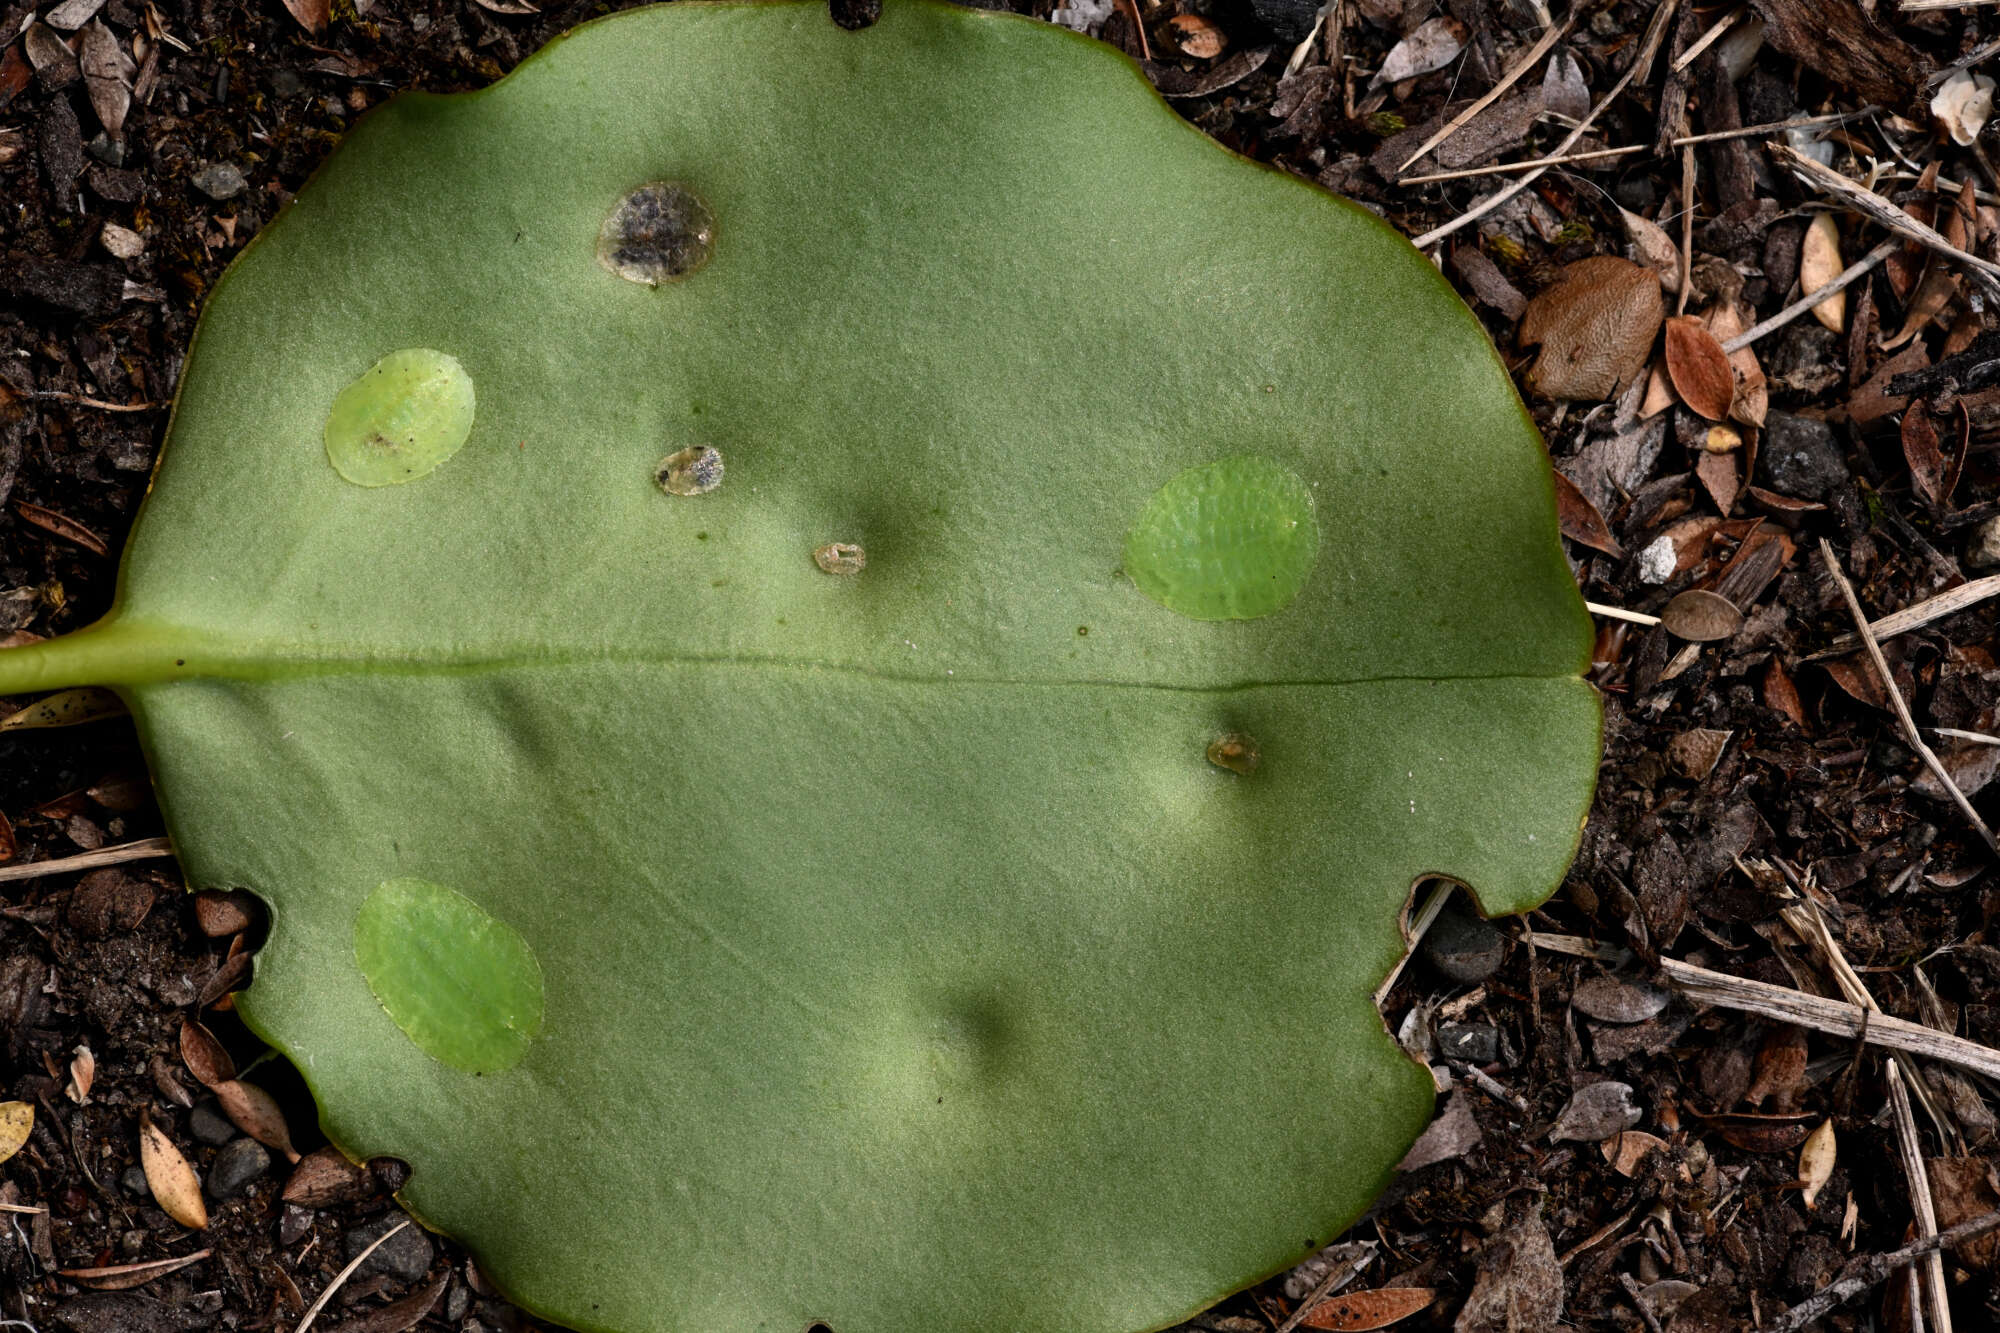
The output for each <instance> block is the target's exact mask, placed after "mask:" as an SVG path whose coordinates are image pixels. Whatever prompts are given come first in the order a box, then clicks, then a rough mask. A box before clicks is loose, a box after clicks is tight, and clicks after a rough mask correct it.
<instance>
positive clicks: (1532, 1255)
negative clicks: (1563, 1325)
mask: <svg viewBox="0 0 2000 1333" xmlns="http://www.w3.org/2000/svg"><path fill="white" fill-rule="evenodd" d="M1562 1310H1563V1273H1562V1265H1561V1264H1559V1263H1558V1262H1557V1261H1556V1249H1555V1246H1554V1245H1552V1244H1551V1243H1550V1242H1549V1233H1548V1229H1547V1228H1546V1227H1544V1226H1543V1225H1542V1218H1541V1214H1540V1212H1539V1211H1533V1212H1530V1213H1528V1215H1527V1216H1525V1217H1523V1218H1522V1219H1521V1220H1520V1221H1518V1222H1516V1223H1515V1224H1514V1225H1513V1226H1511V1227H1508V1228H1507V1229H1506V1230H1505V1231H1503V1232H1501V1233H1500V1234H1499V1235H1497V1236H1495V1237H1494V1238H1493V1239H1492V1240H1490V1241H1488V1242H1487V1243H1486V1247H1485V1248H1484V1249H1482V1250H1481V1251H1480V1252H1479V1277H1478V1279H1477V1280H1476V1281H1475V1282H1474V1283H1473V1284H1472V1294H1471V1295H1470V1296H1467V1297H1466V1298H1465V1308H1464V1309H1462V1310H1460V1311H1459V1312H1458V1318H1457V1319H1456V1320H1455V1321H1454V1322H1453V1323H1452V1326H1451V1327H1452V1333H1551V1330H1553V1329H1554V1328H1555V1327H1556V1322H1557V1321H1558V1320H1560V1319H1561V1318H1562Z"/></svg>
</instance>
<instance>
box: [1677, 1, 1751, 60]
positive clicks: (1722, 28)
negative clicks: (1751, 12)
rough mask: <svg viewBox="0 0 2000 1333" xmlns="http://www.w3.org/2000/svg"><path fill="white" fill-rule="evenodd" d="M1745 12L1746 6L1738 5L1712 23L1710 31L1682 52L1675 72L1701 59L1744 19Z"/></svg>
mask: <svg viewBox="0 0 2000 1333" xmlns="http://www.w3.org/2000/svg"><path fill="white" fill-rule="evenodd" d="M1744 12H1745V10H1744V7H1743V6H1742V5H1738V6H1736V8H1734V9H1732V10H1730V11H1729V12H1728V13H1727V14H1724V15H1723V16H1722V17H1721V18H1719V19H1717V20H1716V21H1715V22H1714V23H1713V24H1711V25H1710V26H1709V29H1708V31H1707V32H1705V33H1703V34H1702V35H1701V36H1700V37H1699V38H1697V39H1696V40H1695V43H1694V45H1692V46H1690V47H1689V48H1688V49H1687V50H1685V51H1683V52H1681V58H1680V59H1679V60H1676V61H1675V62H1674V64H1673V70H1674V73H1676V74H1678V73H1680V72H1681V71H1682V70H1684V69H1686V68H1687V67H1688V66H1689V65H1692V64H1693V63H1694V62H1695V61H1697V60H1699V59H1701V53H1702V52H1703V51H1706V50H1707V49H1708V48H1709V47H1711V46H1714V45H1715V44H1716V43H1717V42H1719V41H1721V40H1722V38H1723V35H1724V34H1725V33H1727V32H1728V31H1729V30H1730V29H1731V28H1733V27H1735V26H1736V25H1737V24H1738V23H1741V22H1742V21H1743V15H1744Z"/></svg>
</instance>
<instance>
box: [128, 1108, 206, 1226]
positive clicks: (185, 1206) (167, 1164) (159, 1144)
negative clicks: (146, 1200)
mask: <svg viewBox="0 0 2000 1333" xmlns="http://www.w3.org/2000/svg"><path fill="white" fill-rule="evenodd" d="M139 1165H140V1167H141V1168H142V1169H143V1170H144V1171H145V1173H146V1187H147V1188H148V1189H150V1190H152V1192H153V1202H155V1203H157V1204H159V1205H160V1211H161V1212H163V1213H165V1214H166V1215H167V1216H168V1217H171V1218H173V1219H174V1221H176V1222H178V1223H180V1224H181V1225H182V1226H184V1227H187V1228H189V1229H191V1230H194V1231H199V1230H201V1229H202V1228H203V1227H205V1226H207V1225H208V1205H207V1204H205V1203H203V1202H202V1201H201V1179H200V1178H199V1177H198V1176H196V1175H195V1173H194V1168H193V1167H191V1166H189V1165H188V1160H187V1158H185V1157H183V1156H181V1150H180V1149H179V1148H176V1147H175V1146H174V1141H173V1140H172V1139H170V1138H168V1137H167V1134H166V1131H165V1130H163V1129H161V1128H160V1127H159V1126H158V1125H156V1124H154V1123H153V1113H152V1112H151V1111H141V1112H140V1113H139Z"/></svg>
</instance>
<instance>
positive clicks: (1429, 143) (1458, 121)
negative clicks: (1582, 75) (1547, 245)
mask: <svg viewBox="0 0 2000 1333" xmlns="http://www.w3.org/2000/svg"><path fill="white" fill-rule="evenodd" d="M1580 8H1581V7H1580V6H1578V7H1575V8H1572V9H1571V10H1570V12H1569V17H1568V18H1566V19H1564V20H1563V21H1562V22H1561V23H1558V24H1556V25H1555V26H1554V27H1552V28H1550V29H1549V30H1548V31H1547V32H1545V33H1543V34H1542V36H1541V40H1540V41H1538V42H1536V43H1535V44H1534V45H1533V46H1531V47H1529V48H1528V53H1527V54H1526V55H1524V56H1522V57H1521V58H1520V59H1519V60H1517V61H1515V62H1514V68H1512V69H1510V70H1508V71H1507V72H1506V73H1505V74H1503V75H1501V76H1500V81H1499V82H1498V83H1496V84H1494V85H1493V86H1492V87H1491V88H1489V89H1488V90H1487V92H1486V95H1485V96H1484V97H1481V98H1480V99H1479V100H1478V101H1476V102H1474V103H1473V104H1472V105H1471V106H1469V107H1467V108H1465V110H1463V111H1461V112H1459V113H1458V114H1457V115H1455V116H1453V117H1452V118H1451V119H1450V120H1449V121H1447V122H1445V125H1444V127H1443V128H1442V129H1440V130H1439V131H1438V132H1437V133H1436V134H1433V135H1432V136H1431V137H1430V138H1428V139H1426V140H1424V142H1423V144H1422V145H1421V146H1420V147H1419V148H1418V149H1417V151H1416V152H1414V153H1411V154H1410V155H1409V156H1408V157H1406V158H1404V159H1403V161H1402V164H1401V165H1400V166H1398V167H1397V168H1396V171H1397V173H1398V174H1399V175H1400V174H1401V173H1402V172H1405V171H1408V170H1409V169H1410V163H1412V162H1414V161H1416V160H1417V159H1418V158H1420V157H1422V156H1423V155H1424V154H1425V153H1428V152H1430V151H1431V149H1433V148H1435V147H1437V146H1438V145H1439V144H1441V143H1443V142H1444V141H1445V140H1446V139H1449V138H1450V137H1451V136H1452V135H1454V134H1457V133H1458V132H1459V131H1460V130H1462V129H1464V128H1465V127H1466V126H1467V125H1468V124H1470V123H1471V121H1472V118H1473V117H1474V116H1476V115H1478V114H1479V113H1480V112H1482V111H1484V110H1485V109H1486V108H1487V107H1489V106H1492V105H1493V104H1494V103H1495V102H1496V101H1498V100H1499V99H1500V96H1501V94H1503V93H1505V92H1506V91H1507V90H1508V89H1509V88H1512V87H1513V86H1514V85H1515V84H1516V83H1518V82H1520V79H1521V76H1522V75H1523V74H1526V73H1527V72H1528V71H1529V70H1531V69H1533V68H1534V67H1535V64H1536V62H1537V61H1539V60H1540V59H1541V58H1542V57H1543V56H1545V55H1547V54H1548V53H1549V49H1550V48H1551V47H1553V46H1554V45H1555V44H1556V43H1557V42H1559V41H1561V40H1562V38H1563V34H1564V33H1566V32H1568V31H1569V25H1570V24H1571V23H1572V22H1574V21H1575V19H1576V16H1577V12H1578V9H1580Z"/></svg>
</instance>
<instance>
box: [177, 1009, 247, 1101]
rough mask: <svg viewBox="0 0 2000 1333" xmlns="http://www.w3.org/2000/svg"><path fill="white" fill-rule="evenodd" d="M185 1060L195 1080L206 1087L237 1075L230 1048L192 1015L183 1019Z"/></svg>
mask: <svg viewBox="0 0 2000 1333" xmlns="http://www.w3.org/2000/svg"><path fill="white" fill-rule="evenodd" d="M181 1063H182V1064H184V1065H186V1066H187V1069H188V1073H190V1074H193V1075H194V1081H195V1082H197V1083H199V1084H201V1085H202V1086H203V1087H204V1088H213V1087H215V1086H217V1085H218V1084H222V1083H227V1082H229V1081H230V1080H231V1079H233V1078H235V1077H236V1062H235V1061H234V1060H232V1059H230V1058H229V1052H228V1051H226V1050H224V1049H223V1046H222V1043H221V1042H220V1041H217V1040H216V1037H215V1034H214V1033H213V1032H210V1031H209V1030H208V1029H207V1028H205V1027H203V1026H202V1025H201V1024H199V1023H197V1022H195V1021H194V1020H193V1019H192V1018H183V1019H182V1020H181Z"/></svg>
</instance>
